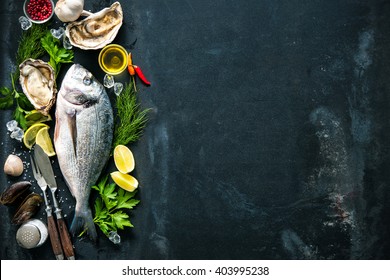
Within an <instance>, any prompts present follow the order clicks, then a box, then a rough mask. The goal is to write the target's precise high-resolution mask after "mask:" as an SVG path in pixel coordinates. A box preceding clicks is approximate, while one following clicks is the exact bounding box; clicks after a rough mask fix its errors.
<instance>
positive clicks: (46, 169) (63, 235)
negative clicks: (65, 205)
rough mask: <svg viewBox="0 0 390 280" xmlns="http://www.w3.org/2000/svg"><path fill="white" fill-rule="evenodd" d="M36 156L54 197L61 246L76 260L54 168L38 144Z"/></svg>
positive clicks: (67, 254)
mask: <svg viewBox="0 0 390 280" xmlns="http://www.w3.org/2000/svg"><path fill="white" fill-rule="evenodd" d="M34 155H35V158H36V161H37V165H38V167H39V169H40V170H41V173H42V176H43V177H44V178H45V181H46V183H47V185H48V186H49V188H50V191H51V194H52V197H53V204H54V213H56V217H57V225H58V231H59V233H60V239H61V244H62V248H63V249H64V254H65V257H66V258H67V259H68V260H74V259H75V255H74V250H73V245H72V241H71V239H70V235H69V231H68V228H67V226H66V224H65V221H64V219H63V217H62V214H61V212H62V210H61V209H60V207H59V205H58V201H57V198H56V196H55V192H56V191H57V183H56V179H55V177H54V172H53V167H52V165H51V162H50V159H49V157H48V155H47V154H46V153H45V152H44V151H43V149H42V148H41V147H40V146H39V145H38V144H36V145H35V147H34Z"/></svg>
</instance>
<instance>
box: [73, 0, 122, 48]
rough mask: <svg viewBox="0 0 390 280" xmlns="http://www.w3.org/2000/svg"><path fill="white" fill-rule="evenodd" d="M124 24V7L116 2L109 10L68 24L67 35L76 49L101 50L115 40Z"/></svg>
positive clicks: (106, 9)
mask: <svg viewBox="0 0 390 280" xmlns="http://www.w3.org/2000/svg"><path fill="white" fill-rule="evenodd" d="M122 22H123V11H122V6H121V4H120V3H119V2H115V3H113V4H112V5H111V7H109V8H104V9H103V10H101V11H100V12H97V13H93V14H91V15H90V16H88V17H86V18H85V19H83V20H81V21H76V22H72V23H70V24H68V25H67V26H66V30H65V34H66V36H67V37H68V38H69V41H70V43H71V44H72V45H73V46H75V47H78V48H80V49H84V50H96V49H101V48H103V47H104V46H106V45H108V44H109V43H111V42H112V41H113V40H114V39H115V37H116V35H117V34H118V31H119V29H120V27H121V26H122Z"/></svg>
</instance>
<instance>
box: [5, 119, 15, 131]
mask: <svg viewBox="0 0 390 280" xmlns="http://www.w3.org/2000/svg"><path fill="white" fill-rule="evenodd" d="M6 126H7V129H8V131H11V132H12V131H14V130H15V128H17V127H18V122H17V121H15V120H12V121H9V122H7V123H6Z"/></svg>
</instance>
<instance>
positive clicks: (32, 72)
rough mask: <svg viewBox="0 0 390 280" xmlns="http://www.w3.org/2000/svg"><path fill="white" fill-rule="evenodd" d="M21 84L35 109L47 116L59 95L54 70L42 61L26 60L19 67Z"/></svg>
mask: <svg viewBox="0 0 390 280" xmlns="http://www.w3.org/2000/svg"><path fill="white" fill-rule="evenodd" d="M19 70H20V77H19V82H20V85H21V86H22V89H23V92H24V94H25V95H26V97H27V98H28V100H30V102H31V104H32V105H33V106H34V108H35V109H36V110H38V111H40V112H41V113H42V114H44V115H45V116H47V115H48V114H49V111H50V108H51V107H52V106H53V104H54V102H55V97H56V94H57V88H56V82H55V74H54V70H53V68H52V67H51V66H50V65H49V64H48V63H46V62H44V61H42V60H40V59H31V58H29V59H26V60H25V61H23V62H22V63H21V64H20V65H19Z"/></svg>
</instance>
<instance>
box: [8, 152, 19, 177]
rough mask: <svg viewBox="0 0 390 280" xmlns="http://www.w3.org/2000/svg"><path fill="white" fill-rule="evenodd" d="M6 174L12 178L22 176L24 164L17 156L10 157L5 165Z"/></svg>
mask: <svg viewBox="0 0 390 280" xmlns="http://www.w3.org/2000/svg"><path fill="white" fill-rule="evenodd" d="M4 173H5V174H7V175H11V176H15V177H16V176H20V175H22V173H23V162H22V160H21V159H20V157H18V156H16V155H9V156H8V158H7V160H6V161H5V164H4Z"/></svg>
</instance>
